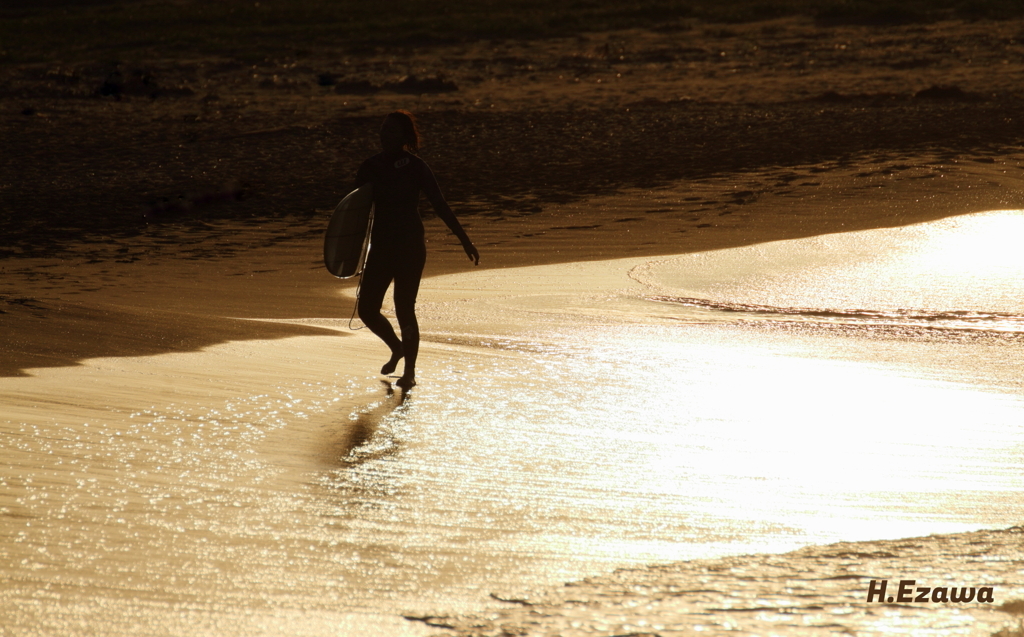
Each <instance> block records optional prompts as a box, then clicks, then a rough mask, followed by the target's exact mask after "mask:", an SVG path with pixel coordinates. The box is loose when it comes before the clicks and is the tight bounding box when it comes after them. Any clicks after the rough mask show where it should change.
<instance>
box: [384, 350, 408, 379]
mask: <svg viewBox="0 0 1024 637" xmlns="http://www.w3.org/2000/svg"><path fill="white" fill-rule="evenodd" d="M403 356H405V352H403V351H402V350H401V349H400V350H398V351H397V352H396V351H392V352H391V359H390V360H389V361H388V362H386V363H384V367H381V368H380V373H381V374H383V375H384V376H387V375H389V374H391V373H392V372H394V371H395V368H396V367H398V361H400V360H402V357H403Z"/></svg>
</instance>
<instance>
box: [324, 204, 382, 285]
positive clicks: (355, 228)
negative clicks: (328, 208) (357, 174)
mask: <svg viewBox="0 0 1024 637" xmlns="http://www.w3.org/2000/svg"><path fill="white" fill-rule="evenodd" d="M372 219H373V185H372V184H366V185H365V186H360V187H359V188H357V189H355V190H353V191H352V192H350V193H348V194H347V195H345V198H344V199H342V200H341V202H340V203H338V205H337V206H336V207H335V208H334V214H332V215H331V220H330V222H328V224H327V233H326V234H325V235H324V265H325V266H327V270H328V271H329V272H330V273H331V274H333V275H334V276H336V277H338V278H339V279H348V278H350V277H354V276H356V275H357V274H359V273H360V272H362V270H363V263H364V262H365V261H366V253H367V251H368V250H369V249H370V226H371V224H372Z"/></svg>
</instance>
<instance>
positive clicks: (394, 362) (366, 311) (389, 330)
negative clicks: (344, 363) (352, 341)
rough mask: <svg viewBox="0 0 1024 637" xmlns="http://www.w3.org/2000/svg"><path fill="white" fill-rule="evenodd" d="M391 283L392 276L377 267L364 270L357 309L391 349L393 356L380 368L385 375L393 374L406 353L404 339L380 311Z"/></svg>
mask: <svg viewBox="0 0 1024 637" xmlns="http://www.w3.org/2000/svg"><path fill="white" fill-rule="evenodd" d="M390 284H391V277H390V276H387V275H386V274H384V273H383V272H381V271H379V270H378V269H376V268H367V269H366V271H365V272H363V280H362V284H361V287H360V291H359V304H358V306H357V310H358V312H359V318H360V320H362V322H363V324H364V325H366V327H367V328H369V330H370V331H371V332H373V333H374V334H376V335H377V337H378V338H380V340H382V341H384V344H385V345H387V346H388V348H389V349H390V350H391V358H390V359H388V362H386V363H384V366H383V367H381V368H380V373H381V374H383V375H384V376H387V375H388V374H391V373H393V372H394V371H395V368H397V367H398V361H399V360H401V359H402V357H403V356H404V355H405V349H404V348H403V347H402V341H401V339H399V338H398V335H397V334H395V328H393V327H391V321H389V320H388V319H387V317H385V316H384V315H383V314H381V313H380V307H381V304H382V303H383V302H384V294H385V293H386V292H387V290H388V285H390Z"/></svg>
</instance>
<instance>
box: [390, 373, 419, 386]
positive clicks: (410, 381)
mask: <svg viewBox="0 0 1024 637" xmlns="http://www.w3.org/2000/svg"><path fill="white" fill-rule="evenodd" d="M395 384H396V385H398V386H399V387H401V388H402V389H412V388H413V387H414V386H415V385H416V379H415V378H414V377H412V376H409V375H408V374H406V375H405V376H402V377H401V378H399V379H398V380H396V381H395Z"/></svg>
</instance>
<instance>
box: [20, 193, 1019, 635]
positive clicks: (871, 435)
mask: <svg viewBox="0 0 1024 637" xmlns="http://www.w3.org/2000/svg"><path fill="white" fill-rule="evenodd" d="M1022 218H1024V215H1022V213H1019V212H1006V213H990V214H987V215H975V216H971V217H962V218H959V219H955V220H950V221H944V222H938V223H935V224H927V225H923V226H916V227H911V228H902V229H891V230H877V231H869V232H864V233H851V234H846V235H830V236H827V237H821V238H817V239H807V240H800V241H793V242H784V243H777V244H764V245H761V246H754V247H751V248H744V249H739V250H735V251H722V252H717V253H706V254H704V255H686V256H681V257H673V258H670V259H632V260H622V261H613V262H600V263H586V264H567V265H560V266H550V267H541V268H522V269H516V270H491V271H484V272H479V273H471V274H466V275H457V276H455V275H453V276H446V277H438V278H435V279H431V280H429V281H427V282H425V283H424V289H423V291H422V293H421V314H422V322H423V326H424V330H425V333H426V336H427V339H428V340H429V345H428V346H427V347H426V349H425V350H424V353H423V355H422V365H423V368H422V369H421V379H422V381H423V382H422V384H421V385H420V386H418V387H416V388H415V389H414V390H413V391H412V392H411V393H410V394H409V395H408V396H404V397H403V396H402V395H401V394H400V393H396V392H390V391H389V390H388V389H387V388H386V387H385V386H384V385H383V384H382V383H380V381H379V380H378V379H377V377H375V376H372V375H362V376H353V375H352V374H351V373H348V372H347V371H344V370H343V371H342V372H337V371H336V370H335V369H334V367H335V366H334V365H333V364H329V362H323V361H322V359H323V358H325V357H327V356H333V357H335V358H336V359H337V360H343V359H345V358H348V359H350V362H352V361H354V362H352V364H353V365H359V366H361V367H358V368H360V369H365V368H366V366H367V365H368V363H366V362H365V361H371V360H375V358H374V357H375V356H378V355H379V354H380V350H381V347H380V346H379V345H378V344H377V343H376V342H375V341H374V340H373V338H372V336H369V335H367V334H365V333H359V334H358V335H357V336H356V337H355V338H347V339H330V338H321V337H304V338H300V339H290V340H288V341H280V342H273V343H257V344H253V343H229V344H225V345H221V346H218V347H216V348H211V349H210V350H208V351H206V352H203V353H200V354H175V355H167V356H159V357H150V358H141V359H97V360H94V361H89V362H88V364H87V365H85V366H83V367H82V368H79V369H60V370H39V371H38V375H37V377H35V378H20V379H3V380H0V395H2V397H3V404H4V406H5V407H4V411H5V413H4V416H3V418H2V419H0V435H2V436H3V437H4V439H5V443H4V445H5V455H6V459H7V460H8V462H6V463H5V464H4V466H3V468H2V473H0V484H2V485H3V491H2V495H0V512H2V514H3V515H2V516H0V555H2V558H3V559H2V561H0V564H2V566H0V568H2V569H3V576H4V580H5V586H4V588H3V589H2V590H0V619H2V620H3V621H2V623H3V625H5V626H8V627H13V628H11V630H12V631H15V632H13V633H12V634H19V635H21V634H25V635H30V634H53V633H55V632H59V633H61V634H66V635H77V634H82V635H84V634H94V633H95V632H96V627H97V626H99V625H101V624H102V625H103V626H104V627H105V628H104V632H105V634H111V635H120V634H124V635H128V634H140V633H142V632H144V633H146V634H154V635H177V634H181V633H182V632H186V631H187V632H189V633H192V634H197V635H242V634H245V635H253V634H282V632H283V633H287V634H289V635H326V634H338V632H339V631H340V632H341V633H342V634H399V633H401V632H409V633H414V632H416V631H417V630H418V628H419V627H418V625H417V624H413V623H408V622H405V620H402V619H400V618H398V614H399V613H401V612H413V613H423V612H427V611H429V610H430V609H432V608H436V609H442V610H457V609H465V608H474V607H479V606H481V605H484V604H487V603H496V602H493V600H490V599H489V598H488V594H489V593H496V594H498V595H499V596H501V595H515V594H518V593H520V592H522V591H523V590H524V589H527V588H529V587H531V586H540V585H549V584H558V583H560V582H563V581H566V580H569V579H573V578H578V577H583V576H586V575H590V574H596V573H602V572H607V571H609V570H611V569H613V568H615V567H617V566H624V565H629V564H639V563H649V562H656V561H668V560H679V559H685V558H691V557H700V556H716V555H724V554H735V553H745V552H754V551H758V552H760V551H782V550H786V549H789V548H795V547H797V546H801V545H805V544H808V543H823V542H828V541H832V540H838V539H877V538H893V537H903V536H910V535H917V534H927V533H934V532H949V531H958V530H967V529H976V528H979V527H986V526H989V527H1000V526H1008V525H1010V524H1014V523H1019V521H1020V519H1021V517H1022V514H1024V499H1022V498H1021V497H1020V495H1021V490H1022V487H1024V482H1022V479H1021V476H1022V475H1024V466H1022V465H1024V462H1022V458H1024V453H1022V452H1024V431H1021V430H1020V427H1019V423H1020V422H1022V417H1024V401H1022V400H1021V392H1020V382H1021V381H1020V379H1021V378H1024V374H1022V372H1024V369H1022V366H1024V363H1022V362H1021V361H1024V356H1022V354H1024V351H1022V343H1024V341H1022V340H1021V338H1020V336H1019V333H1020V332H1021V331H1022V330H1020V329H1019V325H1020V321H1019V319H1018V315H1019V314H1024V312H1022V311H1021V302H1020V295H1019V294H1018V293H1017V292H1019V281H1021V280H1024V278H1022V275H1024V264H1022V263H1021V261H1020V260H1019V258H1016V257H1013V258H1010V257H1007V255H1006V254H1003V253H1002V252H1014V254H1017V252H1015V251H1013V250H1010V249H1009V248H1010V247H1012V242H1011V241H1008V240H1006V237H1007V236H1010V235H1012V234H1013V233H1016V232H1018V231H1019V229H1020V227H1019V225H1016V224H1018V223H1019V222H1020V220H1021V219H1022ZM1017 236H1019V234H1018V235H1017ZM965 245H977V246H983V248H980V249H979V251H976V252H966V251H965V248H964V246H965ZM996 252H999V253H998V254H997V253H996ZM978 255H981V256H978ZM983 256H987V257H991V258H988V259H987V261H986V260H985V259H983V258H982V257H983ZM758 259H760V260H758ZM1015 259H1016V260H1015ZM957 260H959V261H960V262H961V263H962V265H963V267H962V268H957V267H956V265H955V263H956V262H957ZM982 261H985V263H986V264H987V266H988V267H990V269H989V270H988V272H989V274H984V275H980V278H977V277H975V278H971V279H969V280H968V278H967V273H971V276H974V274H973V273H975V272H977V268H975V267H974V266H979V265H980V263H981V262H982ZM936 264H941V265H942V268H941V269H940V268H939V266H937V265H936ZM741 266H743V267H741ZM968 266H970V267H968ZM1015 268H1016V269H1015ZM908 281H914V282H913V283H908ZM963 312H970V313H972V314H971V315H970V316H969V317H968V318H969V320H968V321H966V323H965V322H964V321H960V319H962V318H963V316H962V315H961V314H957V313H963ZM922 315H927V316H924V318H922ZM949 315H953V316H955V317H958V318H957V320H952V319H949V318H948V317H949ZM320 323H323V321H320ZM344 323H345V321H338V322H337V324H338V326H339V327H341V326H342V325H343V324H344ZM441 328H443V331H442V329H441ZM328 370H330V371H328ZM253 388H258V389H257V390H256V391H254V389H253ZM111 616H114V617H118V618H119V622H118V623H117V624H115V625H109V618H110V617H111Z"/></svg>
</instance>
